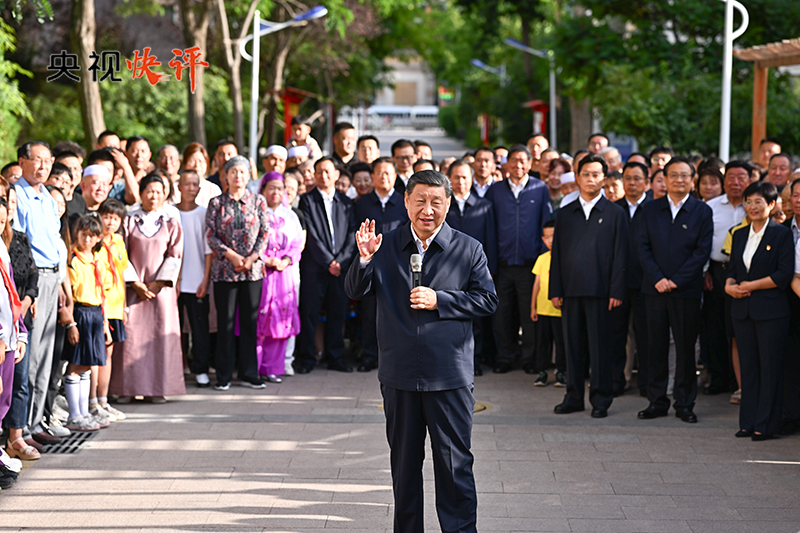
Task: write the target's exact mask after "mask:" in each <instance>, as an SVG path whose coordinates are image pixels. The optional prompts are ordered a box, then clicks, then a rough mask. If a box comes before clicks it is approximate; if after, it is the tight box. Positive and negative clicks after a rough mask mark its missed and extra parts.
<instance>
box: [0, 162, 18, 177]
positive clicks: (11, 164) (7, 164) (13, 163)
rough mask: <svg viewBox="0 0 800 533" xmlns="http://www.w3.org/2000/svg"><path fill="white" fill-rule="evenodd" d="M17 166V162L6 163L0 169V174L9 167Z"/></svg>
mask: <svg viewBox="0 0 800 533" xmlns="http://www.w3.org/2000/svg"><path fill="white" fill-rule="evenodd" d="M18 166H19V161H12V162H11V163H6V164H5V165H3V168H2V169H0V174H3V173H4V172H5V171H6V170H8V169H9V168H11V167H18Z"/></svg>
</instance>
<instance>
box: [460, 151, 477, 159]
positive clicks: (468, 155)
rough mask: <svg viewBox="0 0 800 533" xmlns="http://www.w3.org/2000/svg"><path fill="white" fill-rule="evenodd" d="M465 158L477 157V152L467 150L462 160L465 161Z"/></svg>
mask: <svg viewBox="0 0 800 533" xmlns="http://www.w3.org/2000/svg"><path fill="white" fill-rule="evenodd" d="M465 157H475V150H467V151H466V152H464V155H462V156H461V159H464V158H465Z"/></svg>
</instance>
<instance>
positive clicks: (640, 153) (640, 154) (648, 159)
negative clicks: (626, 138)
mask: <svg viewBox="0 0 800 533" xmlns="http://www.w3.org/2000/svg"><path fill="white" fill-rule="evenodd" d="M635 155H638V156H639V157H642V158H644V160H645V161H650V158H649V157H648V156H647V154H644V153H642V152H632V153H631V155H629V156H628V161H630V160H631V157H633V156H635Z"/></svg>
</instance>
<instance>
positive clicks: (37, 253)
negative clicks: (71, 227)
mask: <svg viewBox="0 0 800 533" xmlns="http://www.w3.org/2000/svg"><path fill="white" fill-rule="evenodd" d="M40 187H41V192H36V189H34V188H33V187H31V185H30V184H29V183H28V181H27V180H26V179H25V177H24V176H23V177H22V178H20V179H19V181H18V182H17V184H16V191H17V214H16V216H15V217H14V229H15V230H17V231H22V232H24V233H25V234H27V235H28V239H30V241H31V252H33V262H34V263H36V267H37V268H55V267H56V266H58V264H59V262H60V259H61V256H60V253H59V248H58V242H59V241H60V240H61V236H60V232H61V221H60V220H59V218H58V209H57V208H56V202H55V200H53V197H52V196H50V193H49V192H48V191H47V189H45V187H44V185H41V186H40Z"/></svg>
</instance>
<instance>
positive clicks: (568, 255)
mask: <svg viewBox="0 0 800 533" xmlns="http://www.w3.org/2000/svg"><path fill="white" fill-rule="evenodd" d="M627 219H628V214H627V213H626V212H624V211H623V210H622V208H620V206H618V205H616V204H613V203H611V202H609V201H608V200H607V199H606V198H605V197H601V198H600V200H598V201H597V203H596V204H595V205H594V207H593V208H592V211H591V212H590V213H589V220H586V215H584V213H583V207H582V206H581V203H580V201H579V200H575V201H574V202H572V203H569V204H567V205H565V206H564V207H562V208H560V209H559V210H558V212H557V213H556V229H555V232H554V234H553V249H552V254H551V260H550V261H551V262H550V290H549V294H550V298H578V297H589V298H616V299H618V300H624V299H625V267H626V265H627V260H628V222H627Z"/></svg>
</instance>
